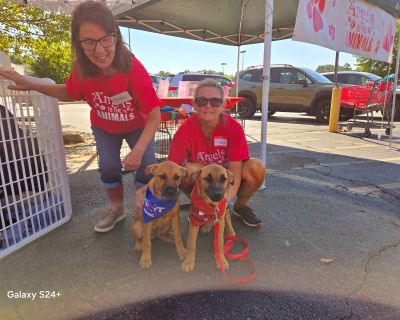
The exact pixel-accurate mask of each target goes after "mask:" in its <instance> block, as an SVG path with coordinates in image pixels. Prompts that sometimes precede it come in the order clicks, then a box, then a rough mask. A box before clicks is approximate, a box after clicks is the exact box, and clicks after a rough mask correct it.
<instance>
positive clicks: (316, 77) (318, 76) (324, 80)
mask: <svg viewBox="0 0 400 320" xmlns="http://www.w3.org/2000/svg"><path fill="white" fill-rule="evenodd" d="M303 70H304V71H306V72H307V73H308V74H309V75H310V76H311V77H312V78H313V79H314V80H316V81H317V82H319V83H332V81H331V80H329V79H328V78H326V77H324V76H323V75H322V74H320V73H318V72H316V71H314V70H312V69H308V68H303Z"/></svg>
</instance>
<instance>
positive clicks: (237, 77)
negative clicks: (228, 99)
mask: <svg viewBox="0 0 400 320" xmlns="http://www.w3.org/2000/svg"><path fill="white" fill-rule="evenodd" d="M237 49H238V50H237V64H236V80H235V81H236V98H237V97H238V96H239V65H240V45H239V46H238V47H237ZM235 108H236V110H237V107H236V106H235Z"/></svg>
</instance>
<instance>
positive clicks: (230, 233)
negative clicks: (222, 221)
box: [225, 228, 236, 236]
mask: <svg viewBox="0 0 400 320" xmlns="http://www.w3.org/2000/svg"><path fill="white" fill-rule="evenodd" d="M225 233H226V234H228V235H230V236H236V232H235V231H234V230H233V229H228V228H226V229H225Z"/></svg>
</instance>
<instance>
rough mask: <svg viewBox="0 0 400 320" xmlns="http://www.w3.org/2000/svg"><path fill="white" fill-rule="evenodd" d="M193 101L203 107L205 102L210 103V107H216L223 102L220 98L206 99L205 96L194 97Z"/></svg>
mask: <svg viewBox="0 0 400 320" xmlns="http://www.w3.org/2000/svg"><path fill="white" fill-rule="evenodd" d="M194 102H195V103H196V106H198V107H205V106H206V105H207V103H210V105H211V107H214V108H218V107H220V106H221V105H222V103H223V102H224V101H223V100H222V99H221V98H210V99H207V98H205V97H196V98H194Z"/></svg>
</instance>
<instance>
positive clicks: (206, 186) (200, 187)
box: [182, 164, 234, 272]
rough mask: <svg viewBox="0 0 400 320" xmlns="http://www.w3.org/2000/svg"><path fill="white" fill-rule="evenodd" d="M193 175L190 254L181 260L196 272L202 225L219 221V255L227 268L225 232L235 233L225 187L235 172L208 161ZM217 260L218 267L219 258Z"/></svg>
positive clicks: (183, 264)
mask: <svg viewBox="0 0 400 320" xmlns="http://www.w3.org/2000/svg"><path fill="white" fill-rule="evenodd" d="M191 178H193V179H194V180H196V184H195V185H194V187H193V191H192V194H191V199H190V200H191V205H190V223H189V235H188V241H187V250H188V251H187V254H186V258H185V260H184V261H183V263H182V270H183V271H186V272H189V271H193V269H194V265H195V259H196V241H197V235H198V233H199V227H200V226H201V225H207V224H208V225H211V224H212V223H214V222H216V221H218V222H219V232H218V254H219V256H220V259H221V261H222V266H223V268H224V269H228V268H229V263H228V261H227V260H226V258H225V256H224V231H225V225H226V228H227V231H228V232H227V233H229V234H234V231H233V227H232V223H231V219H230V215H229V212H228V210H227V201H226V189H227V187H228V184H233V181H234V176H233V173H232V172H231V171H229V170H227V169H225V168H224V167H222V166H220V165H217V164H209V165H207V166H204V167H202V168H201V169H200V170H199V171H196V172H194V173H192V175H191ZM215 258H216V259H217V268H218V267H219V265H218V258H217V257H215Z"/></svg>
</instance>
